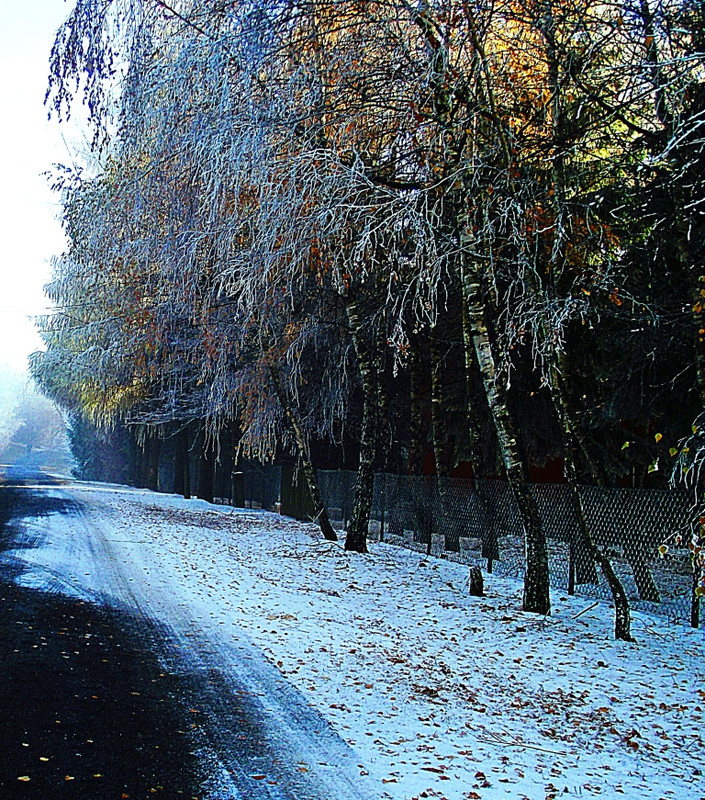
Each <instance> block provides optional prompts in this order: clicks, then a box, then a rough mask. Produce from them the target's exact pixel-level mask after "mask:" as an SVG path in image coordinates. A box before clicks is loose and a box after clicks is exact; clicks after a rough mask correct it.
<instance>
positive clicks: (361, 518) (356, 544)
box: [345, 293, 379, 553]
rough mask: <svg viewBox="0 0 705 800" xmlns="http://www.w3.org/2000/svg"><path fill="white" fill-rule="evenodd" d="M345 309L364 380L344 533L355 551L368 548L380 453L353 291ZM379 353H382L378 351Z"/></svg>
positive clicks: (368, 360)
mask: <svg viewBox="0 0 705 800" xmlns="http://www.w3.org/2000/svg"><path fill="white" fill-rule="evenodd" d="M345 313H346V315H347V319H348V325H349V328H350V335H351V337H352V340H353V346H354V348H355V356H356V360H357V365H358V369H359V370H360V379H361V381H362V397H363V406H362V426H361V429H360V455H359V460H358V469H357V480H356V481H355V499H354V501H353V508H352V513H351V514H350V521H349V522H348V531H347V534H346V536H345V549H346V550H351V551H353V552H355V553H366V552H367V533H368V530H369V525H370V511H371V509H372V493H373V491H374V479H375V474H374V465H375V456H376V454H377V369H378V365H377V363H376V362H375V359H374V358H373V355H372V353H371V351H370V347H369V345H368V343H367V342H366V341H365V337H364V334H363V331H362V324H361V322H360V315H359V310H358V307H357V303H356V302H355V300H354V298H353V297H352V295H351V294H350V293H348V295H347V296H346V297H345ZM378 355H379V354H378Z"/></svg>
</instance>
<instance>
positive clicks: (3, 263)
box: [0, 0, 76, 373]
mask: <svg viewBox="0 0 705 800" xmlns="http://www.w3.org/2000/svg"><path fill="white" fill-rule="evenodd" d="M71 8H72V4H71V2H64V0H31V2H26V1H25V2H18V0H0V9H1V10H2V17H1V18H2V25H1V26H0V108H2V120H3V123H2V125H0V154H2V192H0V243H1V245H0V279H1V280H0V287H1V291H0V371H5V372H6V371H12V372H15V373H20V372H22V371H23V370H25V368H26V363H27V356H28V354H29V353H31V352H32V351H34V350H37V349H39V348H40V347H41V340H40V339H39V336H38V334H37V332H36V329H35V327H34V324H33V322H32V320H31V317H34V316H36V315H38V314H42V313H44V312H45V310H46V308H47V301H46V299H45V298H44V295H43V291H42V287H43V286H44V284H45V283H47V281H48V280H49V278H50V276H51V266H50V260H51V258H52V256H53V255H57V254H60V253H61V252H62V250H63V249H64V238H63V233H62V230H61V226H60V224H59V222H58V219H57V217H58V213H59V207H58V197H57V196H55V195H53V194H52V192H51V191H50V190H49V187H48V184H47V181H46V178H44V177H42V173H43V172H45V171H47V170H50V169H51V167H52V164H54V163H57V162H59V163H66V162H67V161H68V160H69V159H70V156H69V155H68V150H67V147H66V145H65V144H64V141H63V139H62V136H63V137H65V138H66V139H67V141H69V142H71V141H72V138H71V137H72V135H73V139H74V140H75V138H76V137H75V133H73V134H72V133H71V131H70V130H68V131H66V132H65V133H64V132H62V130H61V126H59V125H58V123H56V122H54V121H51V122H49V121H48V120H47V111H46V109H45V107H44V104H43V103H44V95H45V92H46V86H47V75H48V71H49V67H48V63H49V53H50V50H51V45H52V42H53V37H54V33H55V31H56V30H57V28H58V27H59V26H60V25H61V23H62V22H63V21H64V20H65V19H66V17H67V16H68V14H69V13H70V11H71Z"/></svg>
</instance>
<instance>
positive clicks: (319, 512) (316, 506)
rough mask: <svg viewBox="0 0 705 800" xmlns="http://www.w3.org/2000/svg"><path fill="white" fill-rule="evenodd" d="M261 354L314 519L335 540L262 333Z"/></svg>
mask: <svg viewBox="0 0 705 800" xmlns="http://www.w3.org/2000/svg"><path fill="white" fill-rule="evenodd" d="M262 354H263V355H264V359H265V361H266V363H267V367H268V369H269V377H270V379H271V381H272V386H273V387H274V393H275V394H276V396H277V399H278V400H279V404H280V405H281V407H282V410H283V411H284V416H285V417H286V420H287V422H288V423H289V428H290V429H291V432H292V434H293V436H294V440H295V441H296V447H297V449H298V451H299V458H300V459H301V467H302V470H303V473H304V478H305V479H306V484H307V486H308V491H309V494H310V495H311V502H312V503H313V514H314V521H315V522H317V523H318V527H319V528H320V529H321V533H322V534H323V538H324V539H327V540H328V541H330V542H337V541H338V535H337V534H336V532H335V530H334V528H333V526H332V525H331V524H330V519H329V518H328V510H327V509H326V506H325V503H324V502H323V498H322V497H321V491H320V489H319V487H318V479H317V478H316V470H315V469H314V468H313V463H312V461H311V453H310V451H309V447H308V443H307V442H306V437H305V436H304V432H303V429H302V427H301V424H300V422H299V418H298V415H297V414H296V411H295V410H294V408H293V406H292V405H291V403H290V402H289V398H288V397H287V395H286V392H285V391H284V387H283V386H282V382H281V378H280V377H279V371H278V370H277V366H276V364H275V363H274V358H273V357H272V354H271V351H270V349H269V344H268V342H267V340H266V338H265V337H264V334H263V335H262Z"/></svg>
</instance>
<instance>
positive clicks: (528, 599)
mask: <svg viewBox="0 0 705 800" xmlns="http://www.w3.org/2000/svg"><path fill="white" fill-rule="evenodd" d="M461 269H462V284H463V295H464V300H465V303H466V309H467V317H466V321H467V324H468V325H469V329H470V338H471V339H472V343H473V347H474V349H475V354H476V356H477V363H478V366H479V368H480V373H481V375H482V382H483V386H484V389H485V394H486V396H487V402H488V405H489V408H490V412H491V414H492V419H493V422H494V425H495V429H496V431H497V439H498V442H499V448H500V453H501V456H502V461H503V463H504V469H505V471H506V474H507V481H508V483H509V487H510V489H511V491H512V494H513V496H514V499H515V501H516V504H517V507H518V510H519V516H520V518H521V522H522V524H523V527H524V537H525V557H526V571H525V574H524V599H523V610H524V611H530V612H534V613H538V614H548V613H549V612H550V610H551V598H550V585H549V574H548V551H547V549H546V536H545V533H544V530H543V525H542V523H541V516H540V514H539V509H538V506H537V504H536V499H535V498H534V495H533V493H532V491H531V484H530V480H529V468H528V464H527V462H526V458H525V456H524V453H523V451H522V448H521V446H520V444H519V434H518V426H517V424H516V421H515V419H514V416H513V414H512V412H511V410H510V408H509V404H508V398H507V381H506V377H505V376H504V374H502V373H500V371H499V370H498V369H497V365H496V362H495V357H494V354H493V352H492V346H491V342H490V337H489V333H488V330H487V325H486V321H485V318H486V314H487V309H486V307H485V302H484V299H483V291H482V284H481V280H482V278H481V271H482V267H481V266H480V265H479V264H477V263H476V262H474V261H471V260H470V259H468V258H463V259H462V261H461Z"/></svg>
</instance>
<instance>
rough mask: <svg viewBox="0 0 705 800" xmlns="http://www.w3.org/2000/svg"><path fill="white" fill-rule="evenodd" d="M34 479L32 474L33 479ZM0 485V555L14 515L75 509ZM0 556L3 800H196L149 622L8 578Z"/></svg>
mask: <svg viewBox="0 0 705 800" xmlns="http://www.w3.org/2000/svg"><path fill="white" fill-rule="evenodd" d="M34 478H35V479H36V476H34ZM69 506H70V504H69V503H67V502H66V501H62V500H60V499H58V498H53V497H47V496H46V495H44V494H43V493H35V492H32V491H31V490H30V489H28V488H23V487H22V486H21V485H19V486H18V485H15V486H10V485H7V484H5V485H2V486H0V551H2V550H5V549H8V548H13V547H15V546H16V545H15V543H14V542H13V538H14V530H13V529H14V526H12V525H9V524H8V523H9V522H11V520H12V519H13V518H15V519H21V518H23V517H37V516H44V515H47V514H52V513H56V512H62V511H63V512H64V513H65V512H67V511H68V512H69V513H70V512H71V510H72V509H71V508H70V507H69ZM16 572H17V569H16V567H13V566H11V565H10V564H3V563H2V561H1V560H0V642H1V643H2V644H1V645H0V718H2V727H3V732H2V742H1V744H2V746H1V747H0V797H2V798H3V800H15V799H16V800H35V798H36V800H46V798H52V800H55V799H56V800H63V799H64V798H66V800H69V799H70V800H77V798H80V799H81V800H108V798H110V800H112V798H118V799H119V800H127V799H128V798H129V799H131V800H132V799H133V798H147V797H157V798H158V797H168V798H180V797H184V798H193V797H201V793H200V790H199V786H201V785H202V783H203V777H204V776H202V775H200V774H199V768H198V762H197V759H196V756H194V755H193V751H194V749H195V744H194V735H195V734H196V733H197V731H196V730H195V729H196V723H195V722H194V714H193V713H192V712H190V711H189V708H188V705H186V704H185V703H184V700H183V698H184V696H185V694H186V687H185V686H184V685H182V684H183V683H184V679H183V677H182V676H178V675H174V674H172V673H171V672H169V670H168V669H167V668H166V667H165V666H164V665H163V664H162V663H161V662H160V661H159V659H158V657H157V656H156V655H154V652H153V651H154V650H155V648H154V641H156V640H157V639H158V638H159V636H160V634H159V632H157V631H156V630H154V631H151V630H150V627H149V624H148V623H145V620H139V621H137V620H135V619H134V618H133V617H131V616H130V615H129V614H126V613H123V612H120V611H116V610H114V609H106V608H102V607H98V606H95V605H93V604H91V603H88V602H86V601H83V600H78V599H74V598H66V597H63V596H61V595H56V594H49V593H45V592H40V591H37V590H35V589H28V588H24V587H21V586H18V585H16V584H15V583H13V581H12V578H13V576H14V575H15V574H16Z"/></svg>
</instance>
